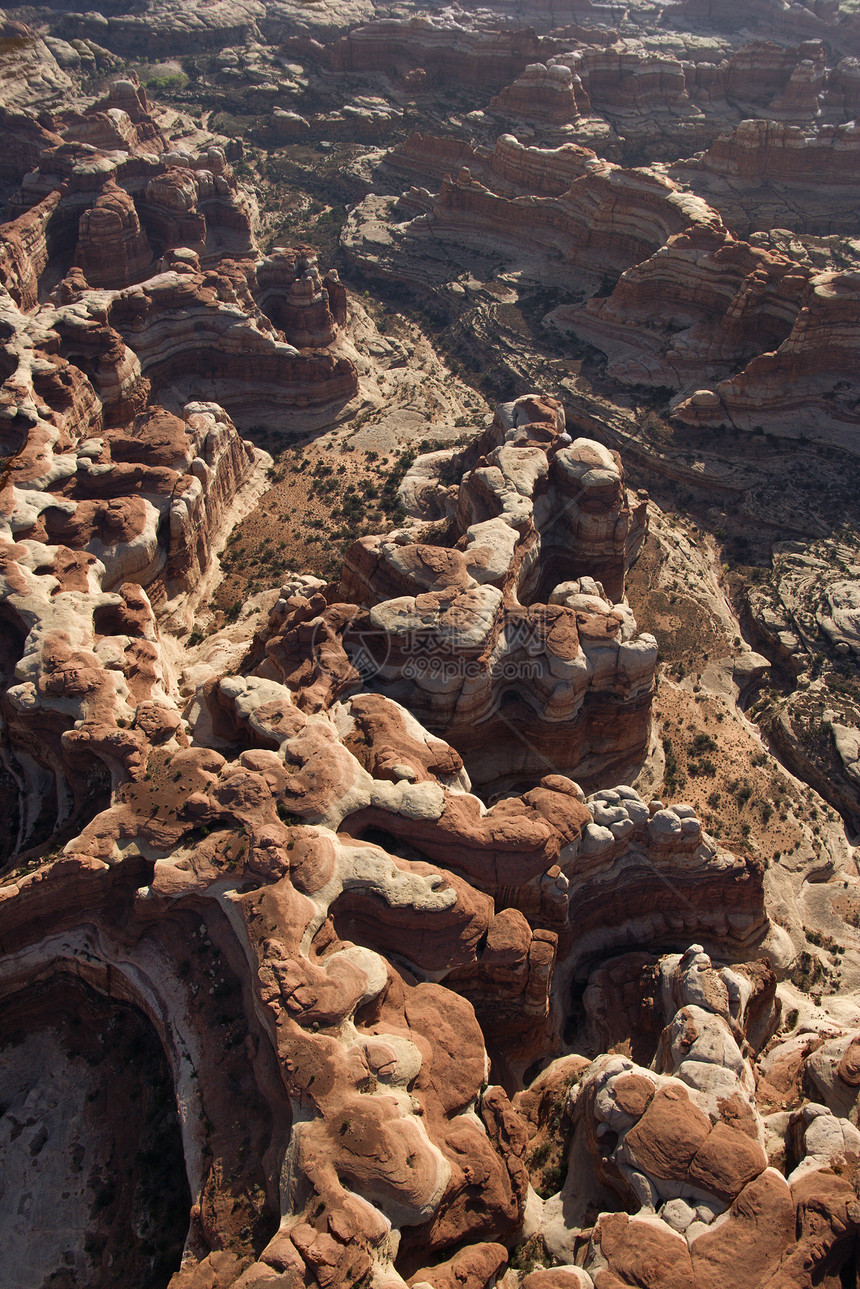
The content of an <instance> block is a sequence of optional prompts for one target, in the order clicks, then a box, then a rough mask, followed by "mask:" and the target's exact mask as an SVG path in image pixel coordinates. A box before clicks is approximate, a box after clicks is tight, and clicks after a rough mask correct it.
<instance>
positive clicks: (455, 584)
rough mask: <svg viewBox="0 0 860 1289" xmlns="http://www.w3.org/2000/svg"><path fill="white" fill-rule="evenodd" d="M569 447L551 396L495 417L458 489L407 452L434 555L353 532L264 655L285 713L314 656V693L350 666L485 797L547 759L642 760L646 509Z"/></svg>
mask: <svg viewBox="0 0 860 1289" xmlns="http://www.w3.org/2000/svg"><path fill="white" fill-rule="evenodd" d="M569 438H570V436H569V435H567V434H566V433H565V432H564V413H563V411H562V409H561V408H560V406H559V405H558V404H557V403H555V401H554V400H548V401H547V400H540V399H534V398H531V397H526V398H523V399H520V400H518V401H517V402H515V403H512V404H509V405H503V406H502V407H501V408H500V409H499V412H498V414H497V418H496V422H495V425H494V427H493V428H492V429H491V430H490V431H488V433H487V434H486V435H485V436H484V438H483V439H482V440H481V441H480V443H479V446H478V447H476V448H474V449H472V451H471V458H472V460H473V461H474V464H473V466H472V469H471V470H469V471H468V473H467V474H466V475H465V476H464V479H463V482H462V484H461V485H460V487H459V489H458V490H455V489H453V488H446V487H445V486H444V485H442V486H441V487H440V486H439V484H438V483H435V485H434V475H435V478H436V479H437V480H438V471H439V470H440V469H442V467H443V466H444V464H445V459H444V456H443V457H435V458H428V459H427V460H426V461H425V460H424V459H421V458H419V461H418V462H417V463H416V466H415V467H414V468H413V473H412V475H411V476H407V478H406V480H405V482H404V490H405V495H406V496H408V497H411V498H412V499H413V500H414V502H415V503H416V504H418V505H422V506H427V505H430V506H432V507H433V508H434V511H435V513H437V514H438V513H439V511H440V510H441V511H442V512H443V513H445V512H447V513H448V514H449V516H450V527H449V530H448V535H447V538H446V545H445V546H440V545H438V544H436V543H435V542H430V543H428V541H427V537H429V536H431V534H430V532H429V531H428V530H427V528H426V527H424V528H422V526H420V525H417V526H414V527H413V528H407V529H405V530H403V531H401V532H395V533H394V534H391V535H389V536H386V537H367V538H362V539H361V540H360V541H359V542H357V543H356V545H355V546H354V547H353V549H352V551H351V552H350V553H349V555H348V556H347V561H346V565H345V568H344V573H343V577H342V579H341V582H340V585H339V587H338V588H337V591H336V593H335V594H334V595H333V596H331V597H329V599H330V607H329V608H328V609H327V610H326V612H325V614H324V615H323V618H322V621H321V622H320V625H319V627H318V628H317V629H316V630H317V637H316V639H314V635H313V632H312V631H311V630H310V628H309V627H308V626H307V625H303V626H302V627H301V628H300V629H298V630H297V629H296V627H294V626H293V625H292V623H291V622H290V618H289V617H287V618H286V620H285V623H284V629H283V630H281V631H278V632H277V634H275V635H274V636H273V637H272V639H270V640H269V642H268V643H267V646H266V650H267V655H268V657H269V659H270V662H271V664H272V665H273V666H274V667H275V668H276V669H277V671H278V673H279V675H280V676H281V677H282V678H283V679H284V680H285V681H287V682H288V683H290V684H293V683H295V684H297V685H298V687H299V690H300V692H301V693H302V695H303V696H302V697H301V698H300V700H299V701H300V703H301V704H302V705H303V706H305V705H310V706H311V707H312V705H313V704H314V703H315V702H317V701H319V698H320V696H321V695H320V682H319V681H318V680H317V676H318V674H319V668H320V663H319V661H318V658H319V653H318V651H319V650H325V651H326V654H327V655H328V656H327V660H326V662H325V664H324V666H325V669H326V670H328V672H329V678H328V686H327V689H328V691H329V695H331V696H334V695H336V694H338V693H339V692H341V686H342V684H343V683H344V681H345V680H346V681H347V682H348V681H349V679H350V678H351V677H352V675H354V666H355V665H356V664H355V663H354V661H353V659H354V658H358V665H359V666H360V667H363V668H364V670H365V672H366V673H367V679H368V681H369V682H370V683H371V684H372V686H373V687H374V688H377V689H379V690H380V692H384V693H387V694H389V695H390V696H391V697H394V698H396V699H397V701H399V702H402V703H403V704H404V705H405V706H407V707H408V708H409V709H410V711H412V712H414V714H415V715H416V716H418V718H419V719H420V720H421V721H422V722H423V723H425V724H427V725H428V726H429V727H430V728H431V729H433V730H434V731H435V732H437V733H439V734H441V735H444V737H445V738H446V739H448V740H449V741H450V742H452V743H453V744H454V746H455V747H457V748H458V750H459V751H460V752H461V754H462V755H463V757H464V758H465V760H466V763H467V765H468V767H469V773H470V775H471V776H472V777H473V779H474V780H475V781H476V782H478V783H482V784H493V785H494V787H495V788H496V790H498V789H500V788H501V787H502V786H503V785H505V784H507V783H515V782H522V781H523V780H526V781H528V780H529V779H534V778H535V777H538V776H539V775H540V774H541V772H542V768H543V767H546V765H548V764H551V765H553V766H554V767H555V768H556V769H557V770H558V771H559V772H562V773H566V774H567V773H570V774H575V775H576V776H578V777H579V778H581V779H582V780H583V781H584V782H586V783H589V782H594V781H595V780H596V779H598V778H599V777H600V776H601V775H602V774H605V773H606V772H607V770H608V768H609V765H610V764H612V765H613V766H614V767H616V768H619V769H620V767H623V766H629V765H631V764H632V763H633V762H635V760H636V758H637V757H641V755H642V754H643V752H644V749H645V745H646V743H647V739H648V728H649V709H650V699H651V692H652V686H653V675H654V666H655V662H656V656H657V645H656V641H654V640H653V638H651V637H650V636H640V635H638V634H637V631H636V624H635V622H634V620H633V617H632V614H631V613H630V611H629V609H627V608H626V606H625V605H624V604H623V594H624V575H625V572H626V569H627V567H628V566H629V564H630V562H631V561H632V559H633V558H634V557H635V555H636V553H637V551H638V548H639V546H640V544H641V542H642V539H643V537H644V533H645V522H646V516H645V504H644V502H642V501H641V500H636V499H635V498H630V496H629V495H628V493H627V491H626V489H625V486H624V478H623V473H622V470H621V467H620V463H619V461H618V459H617V457H616V456H615V455H613V454H612V453H611V452H609V451H607V450H606V449H605V448H602V447H601V446H600V445H599V444H597V443H594V442H591V441H589V440H585V439H579V440H576V441H575V442H569ZM470 464H471V462H470ZM437 540H438V539H437ZM449 543H450V544H449ZM586 570H590V572H587V571H586ZM595 575H596V576H595ZM348 606H349V607H348ZM333 649H337V650H338V651H341V659H340V662H339V663H338V664H337V665H335V662H334V658H333V656H331V651H332V650H333ZM308 667H310V668H312V670H311V673H310V675H311V676H312V677H313V679H312V681H311V684H310V687H309V688H307V687H306V685H305V682H304V677H305V675H306V674H307V669H308ZM320 680H321V678H320Z"/></svg>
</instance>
